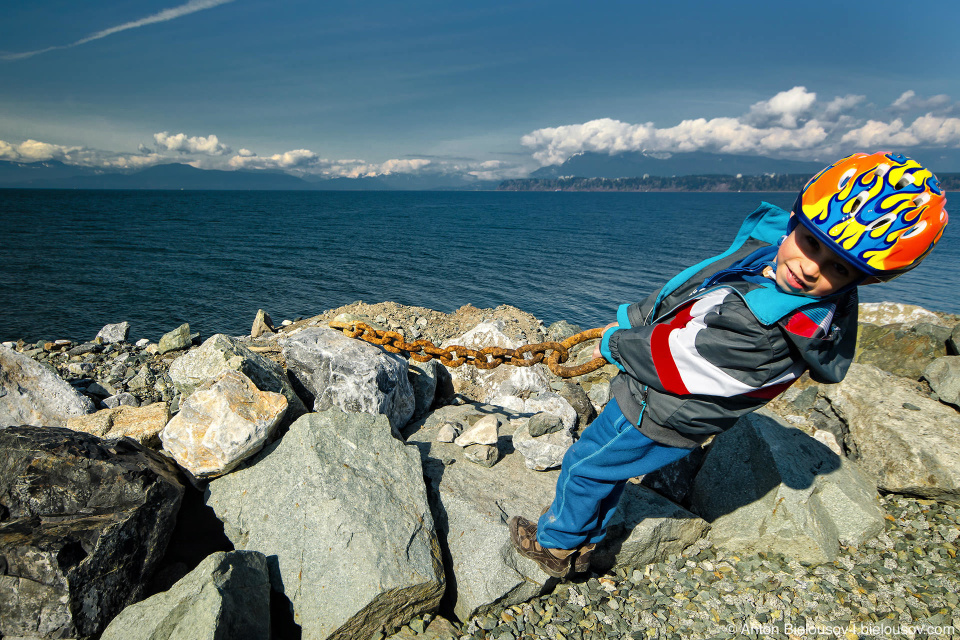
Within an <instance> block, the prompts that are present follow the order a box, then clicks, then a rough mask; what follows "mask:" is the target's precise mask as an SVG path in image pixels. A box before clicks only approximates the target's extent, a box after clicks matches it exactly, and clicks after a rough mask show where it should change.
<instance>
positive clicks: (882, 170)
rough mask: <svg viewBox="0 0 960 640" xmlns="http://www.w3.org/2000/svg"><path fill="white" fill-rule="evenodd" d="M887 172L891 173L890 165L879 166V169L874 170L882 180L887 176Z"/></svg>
mask: <svg viewBox="0 0 960 640" xmlns="http://www.w3.org/2000/svg"><path fill="white" fill-rule="evenodd" d="M887 171H890V165H888V164H878V165H877V168H876V169H874V170H873V172H874V173H876V174H877V177H880V178H882V177H883V176H885V175H887Z"/></svg>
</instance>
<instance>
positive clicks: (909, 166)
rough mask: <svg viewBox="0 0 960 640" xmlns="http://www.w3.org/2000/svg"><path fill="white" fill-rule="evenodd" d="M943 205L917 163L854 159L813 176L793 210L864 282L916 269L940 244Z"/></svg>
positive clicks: (933, 181) (888, 157)
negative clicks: (861, 273) (856, 269)
mask: <svg viewBox="0 0 960 640" xmlns="http://www.w3.org/2000/svg"><path fill="white" fill-rule="evenodd" d="M946 202H947V198H946V196H945V195H944V192H943V190H942V189H941V188H940V183H939V182H938V181H937V178H936V176H934V175H933V173H931V172H930V170H928V169H925V168H923V167H922V166H921V165H920V163H918V162H917V161H915V160H911V159H910V158H907V157H905V156H902V155H900V154H895V153H874V154H866V153H855V154H853V155H851V156H848V157H846V158H844V159H842V160H839V161H838V162H835V163H834V164H832V165H830V166H829V167H827V168H826V169H824V170H823V171H821V172H820V173H818V174H817V175H815V176H814V177H813V178H812V179H811V180H810V181H809V182H808V183H807V185H806V186H805V187H804V188H803V189H802V190H801V191H800V195H799V196H798V197H797V202H796V204H795V205H794V207H793V212H794V214H795V216H794V217H795V218H796V219H797V220H798V221H799V223H800V224H803V225H804V226H805V227H807V228H808V229H810V230H811V231H813V232H814V233H815V234H816V235H817V236H818V237H820V238H821V239H822V240H823V241H825V242H827V243H829V244H830V245H832V248H833V250H834V251H836V252H837V254H838V255H840V256H841V257H843V258H844V259H845V260H847V261H848V262H850V263H851V264H852V265H854V266H855V267H857V268H858V269H860V270H861V271H863V272H864V273H865V274H867V276H872V277H874V278H877V279H879V280H891V279H893V278H895V277H897V276H899V275H901V274H903V273H906V272H907V271H909V270H910V269H913V268H914V267H916V266H917V265H918V264H920V261H921V260H923V259H924V258H925V257H926V256H927V254H928V253H930V250H931V249H933V246H934V245H935V244H936V243H937V241H938V240H940V237H941V236H942V235H943V230H944V227H946V225H947V211H946V209H944V206H945V205H946ZM794 224H795V223H794Z"/></svg>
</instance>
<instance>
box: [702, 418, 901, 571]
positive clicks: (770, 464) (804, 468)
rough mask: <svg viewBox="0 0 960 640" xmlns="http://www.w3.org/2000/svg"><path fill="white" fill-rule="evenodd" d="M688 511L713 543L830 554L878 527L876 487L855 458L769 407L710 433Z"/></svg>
mask: <svg viewBox="0 0 960 640" xmlns="http://www.w3.org/2000/svg"><path fill="white" fill-rule="evenodd" d="M691 511H693V512H694V513H696V514H697V515H699V516H700V517H702V518H704V519H706V520H707V521H709V522H710V523H711V525H712V529H711V532H710V537H711V539H712V540H713V542H714V544H717V545H719V546H722V547H725V548H727V549H731V550H734V551H738V552H742V553H754V552H757V551H768V552H776V553H782V554H784V555H786V556H789V557H791V558H795V559H797V560H800V561H802V562H810V563H820V562H829V561H832V560H834V559H836V557H837V555H838V553H839V551H840V545H845V546H856V545H858V544H859V543H860V542H862V541H863V540H866V539H867V538H869V537H871V536H874V535H877V534H879V533H880V532H881V531H883V526H884V521H883V512H882V510H881V509H880V503H879V500H878V498H877V491H876V487H875V486H874V484H873V482H872V481H871V480H870V478H869V477H868V476H866V475H865V474H864V473H863V472H861V471H860V470H859V469H858V468H857V465H856V464H855V463H853V462H851V461H849V460H846V459H844V458H842V457H840V456H838V455H836V454H835V453H833V452H832V451H830V449H829V448H827V447H826V446H825V445H823V444H821V443H820V442H817V441H816V440H814V439H813V438H811V437H810V436H808V435H807V434H805V433H803V432H802V431H800V430H798V429H794V428H790V427H787V426H785V425H783V424H782V423H780V422H779V421H778V420H776V419H775V418H774V417H772V415H769V414H763V413H754V414H749V415H747V416H744V417H743V418H741V419H740V421H739V422H738V423H737V424H736V425H735V426H734V427H733V428H732V429H730V430H729V431H726V432H724V433H722V434H720V435H719V436H717V438H716V439H715V440H714V443H713V446H712V447H711V448H710V452H709V453H708V454H707V458H706V460H705V461H704V464H703V467H702V468H701V470H700V473H698V474H697V477H696V480H695V481H694V486H693V493H692V497H691Z"/></svg>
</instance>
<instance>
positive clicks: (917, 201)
mask: <svg viewBox="0 0 960 640" xmlns="http://www.w3.org/2000/svg"><path fill="white" fill-rule="evenodd" d="M928 202H930V194H929V193H921V194H920V195H918V196H917V197H916V198H914V199H913V205H914V206H915V207H922V206H923V205H925V204H927V203H928Z"/></svg>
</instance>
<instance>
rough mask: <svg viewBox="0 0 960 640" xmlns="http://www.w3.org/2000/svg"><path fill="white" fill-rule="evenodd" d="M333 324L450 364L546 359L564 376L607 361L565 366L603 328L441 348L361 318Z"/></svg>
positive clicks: (523, 363) (489, 365) (484, 365)
mask: <svg viewBox="0 0 960 640" xmlns="http://www.w3.org/2000/svg"><path fill="white" fill-rule="evenodd" d="M330 326H331V327H332V328H334V329H340V330H341V331H343V333H344V335H346V336H347V337H349V338H358V339H360V340H364V341H366V342H369V343H371V344H376V345H380V346H382V347H383V348H384V349H386V350H387V351H389V352H390V353H404V352H405V353H407V354H409V357H411V358H413V359H414V360H416V361H417V362H427V361H428V360H432V359H434V358H436V359H437V360H439V361H440V362H441V363H443V364H444V365H445V366H448V367H459V366H460V365H462V364H472V365H473V366H475V367H477V368H478V369H493V368H495V367H499V366H500V365H501V364H509V365H513V366H515V367H532V366H533V365H535V364H539V363H541V362H545V363H546V365H547V366H548V367H550V371H552V372H554V373H555V374H556V375H558V376H560V377H561V378H573V377H576V376H582V375H584V374H586V373H590V372H591V371H596V370H597V369H599V368H600V367H602V366H603V365H605V364H607V361H606V359H604V358H594V359H593V360H591V361H590V362H587V363H584V364H581V365H578V366H572V367H564V366H562V364H563V363H564V362H566V361H567V359H568V358H569V357H570V349H571V348H572V347H574V346H575V345H578V344H580V343H581V342H585V341H587V340H595V339H597V338H600V337H602V335H603V329H602V328H597V329H588V330H587V331H581V332H580V333H578V334H575V335H572V336H570V337H569V338H567V339H566V340H564V341H563V342H540V343H537V344H528V345H525V346H522V347H519V348H518V349H504V348H503V347H486V348H484V349H470V348H468V347H464V346H460V345H450V346H449V347H446V348H441V347H438V346H436V345H435V344H433V343H432V342H430V341H429V340H414V341H413V342H407V341H406V340H404V338H403V336H402V335H401V334H399V333H397V332H396V331H381V330H379V329H374V328H373V327H371V326H370V325H368V324H367V323H365V322H360V321H347V322H345V321H341V320H333V321H331V322H330Z"/></svg>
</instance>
